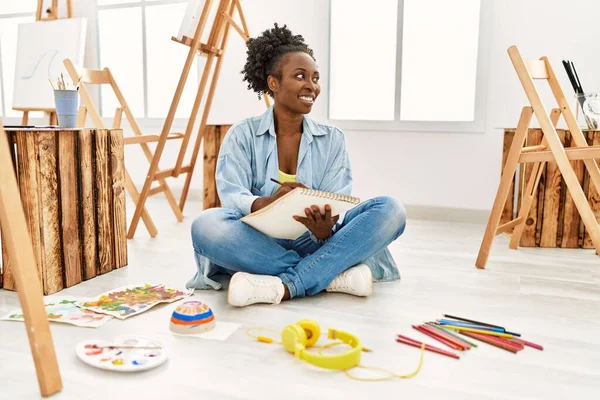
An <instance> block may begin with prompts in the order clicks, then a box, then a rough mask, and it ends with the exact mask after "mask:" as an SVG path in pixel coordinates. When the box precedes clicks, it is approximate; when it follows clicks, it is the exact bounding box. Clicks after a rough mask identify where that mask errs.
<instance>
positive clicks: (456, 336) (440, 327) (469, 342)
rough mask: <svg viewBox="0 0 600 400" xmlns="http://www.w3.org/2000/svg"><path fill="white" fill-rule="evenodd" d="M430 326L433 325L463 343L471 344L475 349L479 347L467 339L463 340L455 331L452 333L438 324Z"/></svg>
mask: <svg viewBox="0 0 600 400" xmlns="http://www.w3.org/2000/svg"><path fill="white" fill-rule="evenodd" d="M428 324H431V325H433V326H435V327H436V328H438V329H439V330H442V331H444V332H446V333H447V334H448V335H451V336H454V337H455V338H457V339H459V340H462V341H463V342H465V343H468V344H470V345H471V346H473V347H477V343H473V342H471V341H470V340H467V339H465V338H463V337H461V336H458V334H457V333H456V332H455V331H452V330H450V329H446V328H444V327H443V326H441V325H438V324H436V323H434V322H428Z"/></svg>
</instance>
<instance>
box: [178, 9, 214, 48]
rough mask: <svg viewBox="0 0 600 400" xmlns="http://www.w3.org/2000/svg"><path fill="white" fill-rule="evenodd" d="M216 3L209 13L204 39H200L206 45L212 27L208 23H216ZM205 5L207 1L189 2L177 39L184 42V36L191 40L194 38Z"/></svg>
mask: <svg viewBox="0 0 600 400" xmlns="http://www.w3.org/2000/svg"><path fill="white" fill-rule="evenodd" d="M215 3H216V2H215ZM215 3H213V4H211V8H210V11H209V12H208V18H207V27H205V28H204V31H203V32H202V37H201V38H200V42H202V43H206V41H207V40H208V35H209V34H210V28H211V27H210V24H209V23H208V21H214V20H215V16H216V14H217V9H218V7H216V5H215ZM205 4H206V0H188V5H187V9H186V10H185V14H184V16H183V19H182V20H181V25H180V26H179V33H177V39H179V40H183V37H184V36H185V37H188V38H190V39H192V38H193V37H194V35H195V34H196V28H197V27H198V21H199V20H200V17H201V16H202V10H203V9H204V5H205Z"/></svg>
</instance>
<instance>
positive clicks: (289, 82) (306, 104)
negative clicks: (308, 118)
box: [268, 51, 321, 114]
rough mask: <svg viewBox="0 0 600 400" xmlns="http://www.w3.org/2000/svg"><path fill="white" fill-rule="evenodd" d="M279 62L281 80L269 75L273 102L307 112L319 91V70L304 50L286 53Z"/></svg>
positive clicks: (302, 112)
mask: <svg viewBox="0 0 600 400" xmlns="http://www.w3.org/2000/svg"><path fill="white" fill-rule="evenodd" d="M280 62H281V66H280V68H281V80H279V79H277V78H275V77H274V76H272V75H271V76H269V78H268V80H269V87H270V88H271V90H272V91H273V96H274V99H275V102H277V103H280V105H281V106H284V107H285V108H286V109H288V110H290V111H292V112H295V113H299V114H308V113H309V112H310V111H311V110H312V106H313V104H314V102H315V100H316V99H317V97H318V96H319V93H320V92H321V86H320V84H319V70H318V67H317V63H316V62H315V60H313V59H312V57H311V56H310V55H308V54H306V53H304V52H300V51H298V52H293V53H289V54H286V55H285V56H284V57H283V59H282V60H281V61H280Z"/></svg>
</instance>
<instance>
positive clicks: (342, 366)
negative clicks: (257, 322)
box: [246, 319, 425, 381]
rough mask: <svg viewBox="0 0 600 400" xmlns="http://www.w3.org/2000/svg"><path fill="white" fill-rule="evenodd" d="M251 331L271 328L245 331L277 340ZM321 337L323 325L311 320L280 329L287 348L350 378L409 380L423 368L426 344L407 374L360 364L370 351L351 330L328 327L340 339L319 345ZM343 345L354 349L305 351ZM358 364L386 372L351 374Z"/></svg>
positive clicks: (263, 339)
mask: <svg viewBox="0 0 600 400" xmlns="http://www.w3.org/2000/svg"><path fill="white" fill-rule="evenodd" d="M252 330H262V331H268V332H274V331H273V330H272V329H268V328H261V327H255V328H248V329H246V334H247V335H248V336H250V337H253V338H255V339H256V340H258V341H259V342H264V343H273V342H277V341H276V340H274V339H272V338H270V337H267V336H260V335H259V336H254V335H252V334H251V333H250V332H251V331H252ZM320 336H321V328H320V327H319V324H318V323H317V322H316V321H313V320H311V319H303V320H300V321H298V322H296V323H295V324H291V325H287V326H286V327H285V328H283V331H281V344H282V345H283V347H284V348H285V350H286V351H288V352H289V353H291V354H293V355H294V356H296V357H297V358H298V359H300V360H304V361H306V362H308V363H310V364H312V365H315V366H317V367H321V368H327V369H335V370H342V371H344V373H345V374H346V375H348V377H350V378H352V379H356V380H362V381H381V380H387V379H393V378H401V379H406V378H412V377H414V376H416V375H417V374H418V373H419V371H420V370H421V365H422V362H423V353H424V352H425V351H424V350H425V345H422V346H421V358H420V360H419V366H418V367H417V369H416V370H415V371H414V372H412V373H410V374H408V375H397V374H395V373H393V372H390V371H387V370H384V369H381V368H372V367H365V366H362V365H360V356H361V353H362V352H363V351H370V350H369V349H367V348H365V347H362V345H361V343H360V339H359V338H358V337H356V336H355V335H353V334H351V333H348V332H344V331H339V330H337V329H329V330H328V331H327V337H328V338H329V339H332V340H337V341H336V342H332V343H329V344H326V345H323V346H317V345H316V343H317V341H318V340H319V337H320ZM277 343H279V342H277ZM340 344H347V345H349V346H350V347H351V349H350V350H348V351H347V352H345V353H341V354H322V353H321V352H318V353H314V352H310V351H307V350H306V349H307V348H309V347H313V348H319V349H325V348H329V347H333V346H337V345H340ZM355 367H359V368H363V369H371V370H375V371H380V372H384V373H385V374H386V375H385V376H383V377H379V378H377V377H376V378H361V377H357V376H354V375H352V374H351V373H350V370H351V369H352V368H355Z"/></svg>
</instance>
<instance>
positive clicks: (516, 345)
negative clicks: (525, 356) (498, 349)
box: [496, 337, 524, 350]
mask: <svg viewBox="0 0 600 400" xmlns="http://www.w3.org/2000/svg"><path fill="white" fill-rule="evenodd" d="M496 340H498V341H500V342H504V343H506V344H508V345H510V346H514V347H516V348H518V349H519V350H523V347H524V345H523V343H518V342H515V341H514V340H513V339H507V338H501V337H497V338H496Z"/></svg>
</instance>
